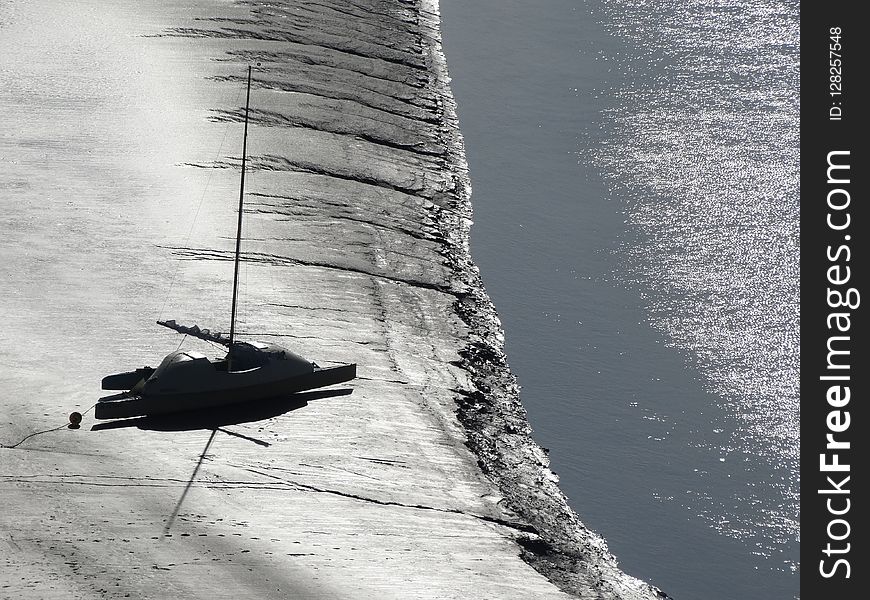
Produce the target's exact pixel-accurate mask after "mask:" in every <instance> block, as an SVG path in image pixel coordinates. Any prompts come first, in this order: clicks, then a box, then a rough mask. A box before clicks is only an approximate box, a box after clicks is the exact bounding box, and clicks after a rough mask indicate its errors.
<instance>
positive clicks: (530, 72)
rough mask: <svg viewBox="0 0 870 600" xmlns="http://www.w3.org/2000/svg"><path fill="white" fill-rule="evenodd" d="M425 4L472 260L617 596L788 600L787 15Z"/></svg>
mask: <svg viewBox="0 0 870 600" xmlns="http://www.w3.org/2000/svg"><path fill="white" fill-rule="evenodd" d="M468 4H469V3H460V2H456V1H455V0H442V3H441V5H442V13H443V18H444V34H445V50H446V53H447V58H448V65H449V68H450V72H451V76H452V77H453V82H452V87H453V90H454V92H455V95H456V98H457V102H458V105H459V117H460V120H461V125H462V130H463V133H464V135H465V140H466V146H467V152H468V159H469V166H470V170H471V178H472V187H473V197H472V201H473V203H474V208H475V226H474V228H473V231H472V250H473V254H474V257H475V260H476V262H477V263H478V264H479V266H480V268H481V271H482V274H483V278H484V281H485V283H486V285H487V290H488V292H489V293H490V295H491V296H492V298H493V301H494V302H495V304H496V307H497V309H498V310H499V313H500V315H501V317H502V322H503V325H504V327H505V330H506V348H507V352H508V359H509V361H510V363H511V366H512V368H513V370H514V371H515V372H516V373H517V375H518V377H519V381H520V384H521V385H522V386H523V395H522V398H523V402H524V404H525V405H526V406H527V408H528V409H529V413H530V419H531V420H532V424H533V426H534V428H535V430H536V437H537V439H538V440H539V441H540V442H541V443H542V444H543V445H545V446H547V447H549V448H550V449H551V458H552V461H553V467H554V469H555V470H556V471H557V472H558V473H559V475H560V476H561V478H562V487H563V489H564V490H565V492H566V493H567V494H568V496H569V498H570V499H571V502H572V505H573V506H574V507H575V508H576V509H577V511H578V512H579V513H580V515H581V517H582V518H583V519H584V521H585V522H586V523H587V525H589V526H590V527H592V528H593V529H595V530H596V531H599V532H600V533H602V534H603V535H604V536H605V537H606V538H607V540H608V543H609V545H610V547H611V550H613V552H614V553H615V554H616V555H617V557H618V558H619V559H620V563H621V565H622V566H623V568H624V569H625V570H626V571H628V572H629V573H631V574H633V575H636V576H639V577H642V578H644V579H647V580H649V581H651V582H652V583H655V584H656V585H659V586H660V587H662V589H664V590H665V591H666V592H668V593H669V594H671V595H673V596H674V597H675V598H678V599H681V598H714V599H715V598H721V599H723V600H724V599H726V598H729V599H730V598H738V597H739V598H759V599H768V598H791V597H797V596H798V593H799V592H798V589H799V585H798V576H797V571H798V550H799V530H798V525H799V504H798V494H799V485H800V481H799V471H798V451H799V439H798V421H799V395H798V374H799V367H800V364H799V355H798V346H799V331H798V329H799V327H798V326H799V295H798V278H799V271H798V262H799V223H798V213H799V195H798V167H799V158H798V110H799V106H798V66H799V53H798V42H799V32H798V23H799V19H798V13H799V5H798V3H796V2H771V1H759V2H740V3H733V2H729V3H725V2H711V1H709V0H706V1H701V2H698V1H695V2H692V1H681V2H676V3H667V4H665V3H653V2H641V1H627V0H613V1H605V0H591V1H589V2H576V1H573V2H572V1H569V0H549V1H547V2H544V3H541V4H535V5H534V6H527V5H526V4H525V3H521V2H518V1H509V2H504V1H499V2H496V1H494V0H491V1H483V2H478V3H474V5H473V6H469V5H468Z"/></svg>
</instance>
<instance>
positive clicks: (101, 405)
mask: <svg viewBox="0 0 870 600" xmlns="http://www.w3.org/2000/svg"><path fill="white" fill-rule="evenodd" d="M355 377H356V365H355V364H350V365H341V366H338V367H328V368H325V369H321V368H316V369H314V371H313V372H311V373H305V374H303V375H297V376H295V377H288V378H285V379H280V380H277V381H272V382H268V383H263V384H258V385H251V386H245V387H237V388H230V389H224V390H213V391H204V392H184V393H171V394H153V395H147V396H143V395H130V394H115V395H113V396H107V397H105V398H100V401H99V402H97V406H96V408H95V410H94V416H95V417H96V418H97V419H120V418H126V417H139V416H145V415H162V414H168V413H174V412H183V411H189V410H199V409H204V408H213V407H218V406H226V405H229V404H237V403H240V402H251V401H256V400H263V399H266V398H275V397H279V396H285V395H287V394H293V393H296V392H304V391H306V390H313V389H317V388H321V387H325V386H328V385H334V384H337V383H344V382H345V381H350V380H352V379H354V378H355Z"/></svg>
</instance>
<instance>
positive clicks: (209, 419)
mask: <svg viewBox="0 0 870 600" xmlns="http://www.w3.org/2000/svg"><path fill="white" fill-rule="evenodd" d="M352 392H353V390H352V389H351V388H339V389H332V390H316V391H311V392H299V393H296V394H290V395H287V396H282V397H277V398H268V399H264V400H257V401H253V402H244V403H239V404H228V405H226V406H221V407H214V408H208V409H200V410H190V411H186V412H178V413H171V414H165V415H153V416H145V417H136V418H133V419H119V420H116V421H108V422H105V423H97V424H95V425H94V426H93V427H91V431H103V430H106V429H123V428H125V427H137V428H138V429H141V430H147V431H195V430H199V429H210V430H220V431H222V432H223V433H226V434H228V435H232V436H235V437H241V438H244V439H247V440H250V441H252V442H256V443H258V444H260V445H266V446H268V445H269V444H268V443H266V442H262V441H260V440H257V439H254V438H250V437H248V436H245V435H242V434H240V433H236V432H233V431H228V430H226V429H223V427H227V426H230V425H240V424H242V423H253V422H256V421H263V420H266V419H271V418H274V417H279V416H281V415H283V414H287V413H289V412H292V411H294V410H298V409H300V408H303V407H305V406H308V403H309V402H312V401H314V400H321V399H323V398H331V397H335V396H348V395H350V394H351V393H352Z"/></svg>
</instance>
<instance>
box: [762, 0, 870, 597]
mask: <svg viewBox="0 0 870 600" xmlns="http://www.w3.org/2000/svg"><path fill="white" fill-rule="evenodd" d="M860 6H861V5H860V3H850V2H818V3H804V4H803V5H802V7H801V567H800V568H801V597H803V598H836V599H837V600H851V599H853V598H866V597H867V596H866V594H867V590H868V569H867V558H866V557H867V554H866V551H867V544H868V542H870V538H868V534H867V530H866V527H865V523H866V520H867V519H866V513H867V511H868V509H870V507H868V504H867V498H868V495H867V493H866V492H865V490H867V489H870V488H868V485H867V469H866V467H865V460H863V457H865V456H866V454H867V448H866V444H865V440H866V439H867V433H868V431H870V429H868V426H867V410H866V408H865V405H866V402H867V386H866V380H867V371H868V369H867V364H866V362H864V361H862V360H861V359H859V357H860V356H862V355H863V354H862V353H861V348H866V347H867V344H868V341H870V340H868V339H867V331H866V330H867V328H866V318H865V316H864V313H865V312H866V308H865V307H864V306H862V305H861V304H862V300H864V299H863V298H861V293H862V292H865V291H866V288H865V283H864V282H865V281H866V272H867V270H868V268H870V264H868V261H867V254H866V250H865V247H866V238H865V236H866V234H867V231H868V223H867V217H866V210H865V209H864V205H865V204H866V202H867V179H868V177H870V169H868V160H867V147H868V143H867V141H866V137H867V136H868V135H870V129H868V127H867V118H866V116H865V114H866V111H867V109H868V106H870V96H868V94H867V91H866V90H867V87H866V84H865V81H864V80H865V79H866V74H867V61H868V60H870V54H868V52H867V39H868V37H870V36H868V35H867V31H866V24H865V23H866V21H865V20H864V18H863V17H862V16H861V14H860V12H861V11H859V10H858V7H860ZM761 58H762V57H759V59H761ZM863 356H866V355H863Z"/></svg>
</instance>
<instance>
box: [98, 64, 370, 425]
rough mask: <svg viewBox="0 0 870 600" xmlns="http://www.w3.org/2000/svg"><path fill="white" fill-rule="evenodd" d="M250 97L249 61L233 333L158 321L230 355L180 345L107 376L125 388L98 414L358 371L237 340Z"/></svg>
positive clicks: (155, 408)
mask: <svg viewBox="0 0 870 600" xmlns="http://www.w3.org/2000/svg"><path fill="white" fill-rule="evenodd" d="M250 99H251V67H250V66H249V67H248V90H247V97H246V100H245V133H244V141H243V143H242V176H241V184H240V190H239V214H238V227H237V230H236V252H235V267H234V273H233V301H232V310H231V315H230V332H229V335H228V336H227V335H224V334H222V333H220V332H212V331H210V330H209V329H200V328H199V327H197V326H196V325H193V326H191V327H188V326H185V325H180V324H178V323H176V322H175V321H174V320H171V321H157V323H158V324H159V325H163V326H165V327H168V328H170V329H174V330H175V331H177V332H179V333H184V334H185V335H190V336H193V337H196V338H199V339H203V340H206V341H209V342H212V343H218V344H222V345H224V346H226V347H227V353H226V356H225V357H223V358H219V359H210V358H208V357H206V356H205V355H204V354H202V353H200V352H196V351H192V350H181V349H179V350H176V351H175V352H172V353H170V354H168V355H167V356H166V357H165V358H164V359H163V361H162V362H161V363H160V365H159V366H158V367H157V368H156V369H152V368H151V367H142V368H140V369H136V370H135V371H128V372H124V373H117V374H115V375H109V376H107V377H104V378H103V380H102V388H103V389H104V390H124V391H122V392H121V393H120V394H114V395H111V396H106V397H104V398H100V400H99V401H98V402H97V405H96V409H95V412H94V416H95V417H96V418H97V419H116V418H124V417H136V416H142V415H159V414H166V413H173V412H181V411H189V410H197V409H206V408H213V407H217V406H224V405H227V404H237V403H241V402H253V401H257V400H264V399H267V398H275V397H280V396H284V395H288V394H292V393H296V392H301V391H305V390H312V389H316V388H321V387H324V386H328V385H334V384H337V383H343V382H345V381H350V380H352V379H354V378H355V377H356V364H342V365H339V366H334V367H326V368H322V367H320V366H318V365H317V363H314V362H311V361H309V360H306V359H305V358H302V357H301V356H299V355H298V354H294V353H293V352H291V351H290V350H288V349H286V348H284V347H282V346H279V345H277V344H272V343H268V344H267V343H262V342H241V341H238V340H236V300H237V298H238V288H239V262H240V252H241V241H242V214H243V204H244V195H245V159H246V154H247V142H248V107H249V105H250Z"/></svg>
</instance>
